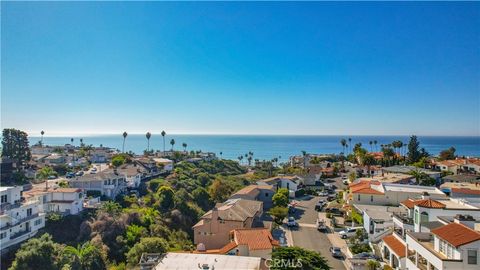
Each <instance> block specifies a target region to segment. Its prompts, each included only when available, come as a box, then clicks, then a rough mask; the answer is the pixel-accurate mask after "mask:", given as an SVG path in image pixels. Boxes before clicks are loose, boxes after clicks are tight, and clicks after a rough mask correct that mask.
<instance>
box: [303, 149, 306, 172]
mask: <svg viewBox="0 0 480 270" xmlns="http://www.w3.org/2000/svg"><path fill="white" fill-rule="evenodd" d="M302 156H303V168H304V169H305V167H307V151H305V150H302Z"/></svg>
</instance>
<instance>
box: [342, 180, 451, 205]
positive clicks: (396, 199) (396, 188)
mask: <svg viewBox="0 0 480 270" xmlns="http://www.w3.org/2000/svg"><path fill="white" fill-rule="evenodd" d="M423 194H428V195H429V196H430V197H431V198H436V199H445V198H447V196H446V195H445V193H443V192H442V191H441V190H439V189H438V188H436V187H426V186H417V185H405V184H394V183H385V182H381V181H378V180H367V179H362V180H360V181H355V182H354V183H351V184H350V185H349V193H348V194H347V193H345V194H344V196H345V197H344V199H345V200H346V201H348V203H349V204H350V205H352V204H354V203H355V204H369V205H391V206H398V205H400V203H401V202H402V201H405V200H407V199H409V198H418V197H421V196H422V195H423Z"/></svg>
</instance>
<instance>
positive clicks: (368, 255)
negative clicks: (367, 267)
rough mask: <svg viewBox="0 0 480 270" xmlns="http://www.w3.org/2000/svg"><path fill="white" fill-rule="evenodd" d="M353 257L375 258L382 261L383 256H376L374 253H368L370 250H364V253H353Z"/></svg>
mask: <svg viewBox="0 0 480 270" xmlns="http://www.w3.org/2000/svg"><path fill="white" fill-rule="evenodd" d="M353 258H354V259H364V260H368V259H373V260H378V261H381V258H379V257H378V256H375V255H374V254H371V253H368V252H362V253H358V254H355V255H353Z"/></svg>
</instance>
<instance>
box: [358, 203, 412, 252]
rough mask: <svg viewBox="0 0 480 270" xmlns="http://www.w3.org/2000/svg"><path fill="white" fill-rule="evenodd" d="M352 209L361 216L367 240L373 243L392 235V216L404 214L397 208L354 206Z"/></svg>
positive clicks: (402, 210)
mask: <svg viewBox="0 0 480 270" xmlns="http://www.w3.org/2000/svg"><path fill="white" fill-rule="evenodd" d="M353 208H355V209H356V211H358V213H359V214H361V215H362V217H363V224H362V225H363V228H364V229H365V231H366V232H367V234H368V240H369V241H370V242H373V243H376V242H378V241H380V240H381V239H382V238H383V237H384V236H385V235H389V234H391V233H392V229H393V221H392V219H393V215H395V214H403V213H404V212H406V211H405V209H403V208H402V207H397V206H383V205H367V204H354V205H353ZM352 226H353V225H352Z"/></svg>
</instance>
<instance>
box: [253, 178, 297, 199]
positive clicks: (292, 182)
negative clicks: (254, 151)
mask: <svg viewBox="0 0 480 270" xmlns="http://www.w3.org/2000/svg"><path fill="white" fill-rule="evenodd" d="M257 185H270V186H274V187H276V189H279V188H286V189H288V191H289V196H290V197H291V198H294V197H295V192H296V191H297V190H298V189H299V187H300V186H302V185H303V178H301V177H299V176H296V175H279V176H275V177H271V178H267V179H263V180H259V181H257Z"/></svg>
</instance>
